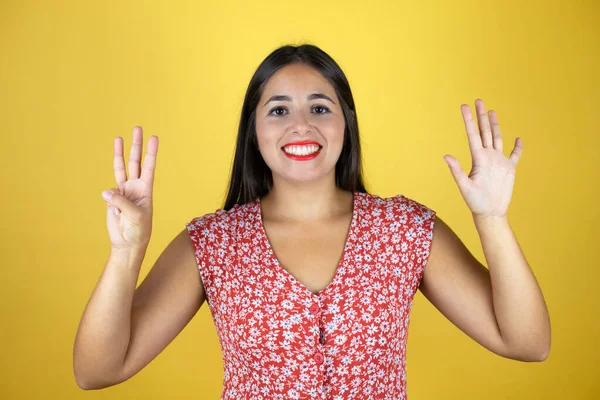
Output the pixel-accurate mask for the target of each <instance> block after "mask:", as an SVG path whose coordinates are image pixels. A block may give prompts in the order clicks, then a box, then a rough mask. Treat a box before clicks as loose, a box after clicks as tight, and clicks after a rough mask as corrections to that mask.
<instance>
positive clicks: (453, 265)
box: [419, 217, 550, 361]
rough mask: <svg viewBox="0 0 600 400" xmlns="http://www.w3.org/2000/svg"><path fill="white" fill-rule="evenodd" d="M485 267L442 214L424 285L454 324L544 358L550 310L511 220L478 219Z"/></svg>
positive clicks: (514, 352)
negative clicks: (482, 221) (489, 221)
mask: <svg viewBox="0 0 600 400" xmlns="http://www.w3.org/2000/svg"><path fill="white" fill-rule="evenodd" d="M477 228H478V230H479V233H480V236H481V243H482V246H483V249H484V253H485V256H486V260H487V262H488V264H489V266H490V270H489V271H488V269H487V268H486V267H484V266H483V265H482V264H481V263H480V262H479V261H477V259H476V258H475V257H473V255H472V254H471V253H470V252H469V250H468V249H467V248H466V247H465V245H464V244H463V243H462V241H461V240H460V239H459V238H458V237H457V236H456V234H455V233H454V232H453V231H452V229H450V227H449V226H448V225H446V224H445V223H444V221H443V220H441V219H440V218H439V217H436V221H435V225H434V234H433V241H432V243H431V254H430V256H429V260H428V262H427V266H426V268H425V274H424V276H423V279H422V281H421V285H420V287H419V289H420V290H421V292H422V293H423V295H424V296H425V297H426V298H427V299H428V300H429V301H430V302H431V303H432V304H433V305H434V306H435V307H436V308H437V309H438V310H439V311H440V312H441V313H442V314H443V315H444V316H445V317H446V318H448V320H450V321H451V322H452V323H453V324H454V325H456V326H457V327H458V328H459V329H461V330H462V331H463V332H465V333H466V334H467V335H468V336H470V337H471V338H472V339H473V340H475V341H476V342H478V343H479V344H481V345H482V346H483V347H485V348H487V349H488V350H490V351H492V352H494V353H496V354H498V355H501V356H503V357H506V358H511V359H515V360H520V361H542V360H544V359H545V358H546V357H547V355H548V351H549V349H550V321H549V318H548V311H547V309H546V305H545V302H544V298H543V296H542V292H541V290H540V288H539V286H538V284H537V281H536V279H535V276H534V275H533V273H532V272H531V270H530V268H529V265H528V264H527V262H526V261H525V258H524V256H523V254H522V252H521V250H520V248H519V245H518V243H517V241H516V239H515V238H514V235H513V233H512V231H511V230H510V228H509V227H508V225H507V223H499V224H498V225H496V226H492V225H485V224H478V225H477Z"/></svg>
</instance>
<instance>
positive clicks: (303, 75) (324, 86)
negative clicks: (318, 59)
mask: <svg viewBox="0 0 600 400" xmlns="http://www.w3.org/2000/svg"><path fill="white" fill-rule="evenodd" d="M344 127H345V122H344V114H343V112H342V108H341V106H340V102H339V99H338V97H337V95H336V93H335V89H334V88H333V86H332V85H331V84H330V83H329V82H328V81H327V79H325V78H324V77H323V76H322V75H321V74H320V73H319V72H318V71H317V70H316V69H314V68H312V67H310V66H308V65H306V64H290V65H287V66H285V67H283V68H281V69H280V70H279V71H277V72H276V73H275V74H274V75H273V76H272V77H271V78H270V79H269V81H268V82H267V84H266V86H265V88H264V91H263V93H262V96H261V99H260V101H259V103H258V105H257V107H256V135H257V139H258V147H259V150H260V153H261V155H262V157H263V159H264V160H265V163H266V164H267V166H268V167H269V168H270V169H271V172H272V173H273V181H274V183H275V182H276V181H277V180H278V179H284V180H290V181H298V182H307V181H314V180H320V179H331V180H332V182H335V164H336V162H337V160H338V158H339V156H340V153H341V151H342V145H343V142H344Z"/></svg>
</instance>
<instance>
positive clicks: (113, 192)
mask: <svg viewBox="0 0 600 400" xmlns="http://www.w3.org/2000/svg"><path fill="white" fill-rule="evenodd" d="M102 198H103V199H104V201H106V202H107V203H108V204H110V205H111V206H113V207H115V208H117V209H118V210H119V212H125V213H128V214H129V216H137V215H139V209H138V208H137V207H136V206H135V204H133V203H132V202H131V201H129V200H128V199H127V198H126V197H125V196H123V195H121V193H119V190H118V189H114V188H113V189H110V190H105V191H103V192H102ZM115 213H118V212H116V211H115Z"/></svg>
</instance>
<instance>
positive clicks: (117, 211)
mask: <svg viewBox="0 0 600 400" xmlns="http://www.w3.org/2000/svg"><path fill="white" fill-rule="evenodd" d="M120 213H121V211H119V209H118V208H116V207H115V215H119V214H120Z"/></svg>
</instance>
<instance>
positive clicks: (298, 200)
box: [260, 176, 353, 222]
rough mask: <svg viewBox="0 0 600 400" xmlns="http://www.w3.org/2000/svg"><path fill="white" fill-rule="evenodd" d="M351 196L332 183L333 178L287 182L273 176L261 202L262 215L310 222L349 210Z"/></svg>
mask: <svg viewBox="0 0 600 400" xmlns="http://www.w3.org/2000/svg"><path fill="white" fill-rule="evenodd" d="M352 199H353V195H352V193H350V192H347V191H345V190H342V189H340V188H338V187H337V186H336V185H335V177H334V178H333V179H331V178H329V179H321V180H319V181H313V182H290V181H286V180H283V179H277V178H276V177H275V176H274V177H273V188H272V189H271V191H270V192H269V193H268V194H267V195H265V196H264V197H263V198H262V199H261V200H260V201H261V209H262V213H263V217H264V216H265V214H266V217H267V218H269V219H277V220H286V221H297V222H311V221H319V220H323V219H328V218H333V217H335V216H339V215H340V214H344V213H347V212H352Z"/></svg>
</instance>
